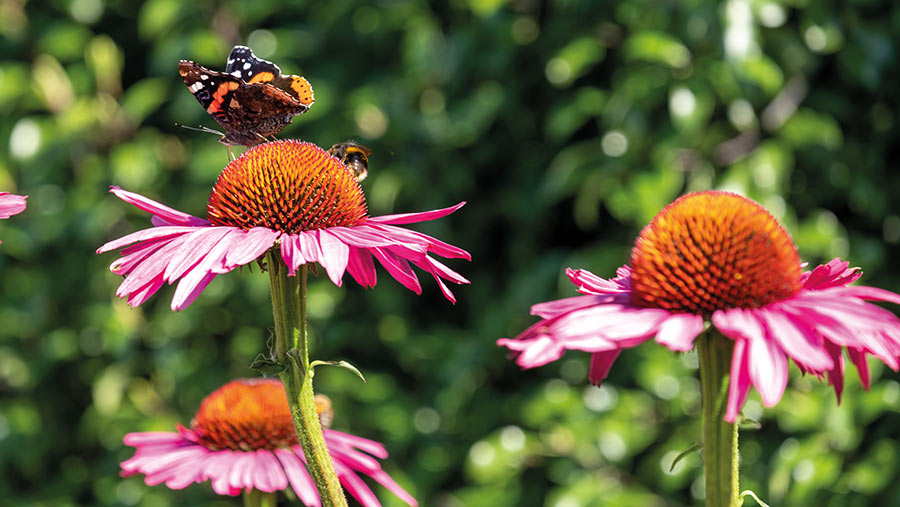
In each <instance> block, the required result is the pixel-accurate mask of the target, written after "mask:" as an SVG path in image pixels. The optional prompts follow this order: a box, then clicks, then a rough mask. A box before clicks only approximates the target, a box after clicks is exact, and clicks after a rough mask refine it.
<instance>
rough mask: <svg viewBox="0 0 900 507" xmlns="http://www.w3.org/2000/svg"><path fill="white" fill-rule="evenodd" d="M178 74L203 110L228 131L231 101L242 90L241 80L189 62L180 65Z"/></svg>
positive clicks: (182, 62) (184, 61) (181, 62)
mask: <svg viewBox="0 0 900 507" xmlns="http://www.w3.org/2000/svg"><path fill="white" fill-rule="evenodd" d="M178 73H179V74H180V75H181V78H182V79H183V80H184V84H185V85H187V87H188V90H190V92H191V93H192V94H194V98H196V99H197V102H199V103H200V105H201V106H203V109H206V112H207V113H209V114H210V115H211V116H212V117H213V118H215V119H216V121H218V122H219V124H220V125H222V126H223V127H225V128H226V129H227V128H228V126H229V125H228V122H229V120H228V118H229V114H228V107H229V105H230V102H231V101H230V100H229V99H230V98H231V97H232V96H233V95H234V92H235V91H236V90H237V89H238V88H240V86H241V80H240V79H238V78H236V77H234V76H231V75H229V74H225V73H222V72H216V71H214V70H209V69H207V68H206V67H204V66H202V65H200V64H198V63H195V62H191V61H187V60H181V61H180V62H179V63H178Z"/></svg>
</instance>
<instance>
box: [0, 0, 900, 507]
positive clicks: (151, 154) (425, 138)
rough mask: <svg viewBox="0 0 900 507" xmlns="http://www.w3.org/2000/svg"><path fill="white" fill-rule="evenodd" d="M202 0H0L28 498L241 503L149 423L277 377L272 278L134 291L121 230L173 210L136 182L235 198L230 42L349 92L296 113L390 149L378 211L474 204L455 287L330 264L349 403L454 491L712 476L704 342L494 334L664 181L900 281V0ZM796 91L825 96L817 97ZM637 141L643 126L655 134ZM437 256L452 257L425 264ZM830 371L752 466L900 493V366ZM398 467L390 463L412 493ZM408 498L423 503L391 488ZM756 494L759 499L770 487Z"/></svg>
mask: <svg viewBox="0 0 900 507" xmlns="http://www.w3.org/2000/svg"><path fill="white" fill-rule="evenodd" d="M289 4H291V2H284V1H274V0H264V1H258V2H252V3H251V2H246V3H245V2H237V1H226V2H208V1H204V2H196V3H190V2H184V3H183V2H180V1H177V0H152V1H149V2H145V3H142V4H139V3H137V2H127V1H121V0H71V1H67V0H56V1H51V2H27V3H25V2H23V1H21V0H0V55H2V56H0V59H2V60H0V189H2V190H7V191H14V192H18V193H26V194H28V195H29V196H30V197H29V199H28V205H29V207H28V210H27V211H26V212H25V213H24V214H22V215H19V216H16V217H13V218H12V219H10V220H7V221H3V222H2V223H0V239H2V241H3V244H2V246H0V294H2V299H0V498H3V502H2V503H5V504H10V505H25V504H28V505H147V506H164V505H170V504H174V505H196V504H213V503H215V504H218V505H226V504H232V505H233V504H236V503H239V502H240V500H229V499H227V498H217V497H215V495H213V494H212V492H211V489H210V487H209V486H208V484H207V485H195V486H191V487H189V488H188V489H186V490H183V491H177V492H172V491H169V490H167V489H166V488H165V487H163V486H156V487H152V488H151V487H147V486H145V485H144V484H143V482H142V481H141V479H140V478H131V479H127V480H123V479H120V478H119V477H118V476H117V473H118V463H119V462H120V461H122V460H124V459H126V458H127V457H129V456H130V455H131V453H132V451H131V449H130V448H125V447H123V445H122V443H121V440H122V436H123V435H124V434H125V433H127V432H130V431H149V430H171V429H173V428H174V425H175V424H176V423H179V422H180V423H184V424H186V423H188V422H189V421H190V418H191V416H192V414H193V411H194V410H195V409H196V407H197V406H198V404H199V402H200V400H201V399H202V398H203V397H204V396H205V395H206V394H208V393H209V392H211V391H212V390H214V389H215V388H217V387H218V386H220V385H221V384H222V383H224V382H226V381H227V380H229V379H233V378H237V377H243V376H251V375H253V374H254V372H252V371H251V370H249V369H248V367H247V366H248V364H249V363H250V361H251V360H252V359H253V357H254V356H255V355H256V354H257V353H258V352H260V351H261V350H262V349H263V346H264V341H265V338H266V336H267V333H268V331H267V326H270V325H271V323H272V315H271V309H270V302H269V297H268V288H267V279H266V277H265V276H263V275H260V274H259V272H258V270H256V269H254V270H252V271H250V270H247V269H244V270H243V271H242V272H237V271H235V272H233V273H231V274H228V275H226V276H221V277H219V278H218V279H216V281H214V282H213V283H212V285H210V287H209V288H208V289H207V290H206V291H205V292H204V293H203V295H202V296H201V297H200V298H199V299H198V300H197V302H196V303H194V304H193V306H191V307H190V308H188V309H187V310H185V311H183V312H180V313H173V312H171V311H170V310H169V301H170V299H171V295H172V289H171V288H168V287H167V288H165V289H163V290H161V291H160V293H159V294H157V295H156V296H155V297H154V298H152V299H151V300H150V301H149V302H148V303H147V304H145V305H143V306H142V307H141V308H139V309H136V310H133V309H130V308H129V307H128V306H126V305H125V304H124V303H123V302H122V301H120V300H118V299H116V298H115V296H114V290H115V287H116V285H117V284H118V283H119V278H118V277H116V276H114V275H112V274H111V273H109V271H108V270H107V267H108V265H109V263H111V262H112V261H113V260H114V259H115V255H114V254H106V255H103V256H98V255H95V254H94V250H95V249H96V248H97V247H98V246H99V245H101V244H102V243H104V242H106V241H108V240H110V239H112V238H115V237H118V236H121V235H124V234H126V233H128V232H132V231H135V230H137V229H139V228H143V227H146V226H147V225H148V223H149V222H148V220H147V216H146V215H143V214H141V213H140V212H138V211H136V210H135V209H134V208H133V207H131V206H129V205H126V204H125V203H123V202H121V201H119V200H118V199H116V198H115V197H113V196H111V195H109V194H107V193H106V191H107V187H108V185H110V184H115V185H121V186H122V187H124V188H126V189H128V190H132V191H135V192H139V193H141V194H144V195H147V196H150V197H153V198H156V199H159V200H161V201H162V202H165V203H167V204H169V205H172V206H173V207H175V208H177V209H180V210H184V211H187V212H189V213H193V214H195V215H202V214H203V213H204V209H205V204H206V199H207V197H208V192H209V189H210V186H211V184H212V182H213V181H214V179H215V177H216V176H217V174H218V172H219V171H220V170H221V169H222V167H223V165H224V163H225V161H226V153H225V148H224V147H222V146H221V145H219V144H218V143H217V142H216V138H215V137H214V136H211V135H208V134H202V133H198V132H193V131H188V130H183V129H179V128H176V127H175V126H174V123H175V122H179V123H184V124H189V125H197V124H203V125H207V126H211V127H217V125H215V122H214V121H213V120H212V119H211V118H209V117H208V116H207V115H206V114H205V113H204V111H203V110H202V108H201V107H200V106H199V105H198V104H197V103H196V101H195V100H194V98H193V97H191V95H190V93H189V92H188V90H187V89H186V88H185V86H184V84H183V83H182V81H181V79H180V78H179V77H178V74H177V71H176V67H177V62H178V60H179V59H182V58H185V59H191V60H195V61H197V62H199V63H201V64H203V65H206V66H209V67H212V68H222V67H224V62H225V58H226V56H227V54H228V52H229V50H230V49H231V47H232V45H234V44H236V43H243V44H249V45H250V46H251V47H253V48H254V49H255V50H256V52H257V54H258V55H259V56H262V57H265V58H268V59H271V60H273V61H275V62H276V63H278V64H279V65H280V66H281V67H282V69H283V70H284V71H286V72H289V73H302V74H303V75H305V76H306V77H307V78H308V79H309V80H310V82H311V83H312V85H313V87H314V88H315V93H316V103H315V105H314V106H313V107H312V109H311V110H310V111H309V113H308V114H306V115H304V116H301V117H298V118H296V119H295V121H294V122H293V124H292V125H290V126H289V127H287V128H286V129H285V130H284V131H283V132H282V136H283V137H298V138H301V139H305V140H309V141H313V142H316V143H317V144H319V145H322V146H325V147H327V146H330V145H331V144H332V143H334V142H338V141H342V140H345V139H348V138H353V139H356V140H358V141H360V142H361V143H363V144H365V145H367V146H369V147H371V148H372V149H373V150H374V155H373V156H372V158H371V171H370V177H369V179H368V180H367V181H365V182H364V184H363V188H364V190H365V191H366V193H367V196H368V201H369V207H370V211H371V213H372V214H374V215H378V214H385V213H394V212H409V211H420V210H427V209H434V208H439V207H445V206H449V205H452V204H455V203H457V202H459V201H462V200H465V201H468V203H469V204H468V205H467V206H465V207H464V208H463V209H461V210H460V211H459V212H457V213H455V214H454V215H451V216H450V217H448V218H444V219H441V220H439V221H436V222H432V223H427V224H422V225H420V226H412V227H413V228H416V229H417V230H420V231H423V232H426V233H428V234H432V235H435V236H437V237H439V238H441V239H443V240H445V241H448V242H450V243H452V244H455V245H459V246H461V247H463V248H466V249H467V250H469V251H470V252H471V253H472V256H473V261H472V262H471V263H468V262H465V261H452V262H450V265H451V267H452V268H454V269H456V270H458V271H459V272H461V273H462V274H464V275H465V276H467V277H468V278H469V279H470V280H471V281H472V285H470V286H463V287H459V288H456V290H455V292H456V294H457V296H458V298H459V302H458V303H457V304H456V305H455V306H453V305H451V304H450V303H449V302H447V301H446V300H444V299H443V298H442V297H441V295H440V292H439V291H438V290H437V288H436V287H435V286H434V284H433V283H432V282H431V281H430V279H428V280H426V278H424V277H423V285H424V286H425V290H424V293H423V295H421V296H416V295H415V294H413V293H411V292H409V291H408V290H406V289H404V288H402V287H401V286H400V285H399V284H398V283H396V282H395V281H393V280H392V279H390V278H389V277H388V276H387V274H386V273H385V272H384V271H380V272H379V282H380V283H379V284H378V286H377V287H376V288H375V289H374V290H368V291H366V290H363V289H361V288H360V287H359V286H357V285H356V284H355V283H354V282H353V281H352V280H351V279H350V277H349V276H348V277H346V282H347V283H346V284H345V287H343V288H336V287H334V286H333V285H332V284H331V283H330V282H329V281H328V280H327V278H324V277H320V278H319V279H317V280H314V281H313V282H312V285H311V294H310V309H311V314H312V322H311V326H312V332H313V334H314V339H315V347H314V355H315V357H317V358H319V359H345V360H348V361H350V362H352V363H354V364H355V365H357V366H358V367H359V368H360V369H361V370H362V371H363V372H364V373H365V375H366V377H367V378H368V380H369V382H368V384H365V385H364V384H362V383H360V382H359V381H358V380H357V379H356V378H355V377H354V376H353V375H352V374H350V373H347V372H345V371H343V370H337V369H332V370H330V371H328V370H327V369H325V370H322V371H321V372H320V375H319V376H317V379H316V380H317V383H316V385H317V388H318V389H319V390H320V391H322V392H324V393H327V394H329V395H330V396H331V397H332V398H333V400H334V403H335V406H336V408H337V417H336V422H335V427H336V428H337V429H340V430H345V431H349V432H352V433H354V434H357V435H362V436H365V437H369V438H373V439H376V440H379V441H382V442H384V443H385V444H386V446H387V448H388V449H389V451H390V453H391V457H390V458H389V459H388V460H387V461H386V463H385V466H386V468H387V469H388V471H389V472H390V473H391V474H393V476H394V477H396V478H397V480H398V481H399V482H400V483H401V484H402V485H403V486H404V487H406V488H407V489H408V490H409V491H410V492H412V493H413V494H414V495H415V496H416V497H417V498H418V499H419V500H420V502H421V504H422V505H424V506H445V507H457V506H475V507H478V506H485V507H488V506H497V507H504V506H548V507H575V506H582V505H617V506H620V505H621V506H631V505H634V506H656V505H659V506H663V505H673V506H674V505H694V504H699V503H702V500H701V499H700V498H698V495H702V487H701V481H700V473H701V466H700V463H699V459H698V457H697V456H696V455H691V456H689V457H688V458H686V459H684V460H683V461H681V462H680V463H679V464H678V466H676V467H675V471H674V472H672V473H669V471H668V470H669V466H670V465H671V463H672V461H673V459H674V457H675V456H676V455H677V454H678V453H680V452H681V451H682V450H684V449H686V448H688V447H689V446H690V445H691V444H692V443H693V442H694V441H696V440H697V438H698V426H697V421H696V416H697V412H698V392H697V391H698V384H697V380H696V376H697V372H696V367H695V363H696V356H695V355H694V354H686V355H683V356H680V357H676V356H675V355H673V354H672V353H670V352H669V351H668V350H667V349H664V348H662V347H659V346H656V345H653V344H652V343H650V344H647V345H645V346H642V347H639V348H637V349H634V350H629V351H627V352H625V353H623V354H622V356H621V358H620V359H619V361H618V362H617V363H616V364H615V366H614V368H613V370H612V372H611V375H610V380H609V382H608V383H607V384H606V385H605V387H604V388H603V389H601V390H597V389H596V388H593V387H591V386H589V385H588V384H587V381H586V371H587V359H588V356H587V354H583V353H570V354H568V355H566V356H565V357H564V358H563V359H562V360H561V361H558V362H555V363H552V364H550V365H547V366H545V367H543V368H540V369H536V370H531V371H520V370H519V369H518V368H517V367H516V366H515V365H514V364H513V363H512V362H511V361H510V360H509V359H508V358H507V357H506V352H505V351H504V350H501V349H499V348H497V347H496V346H495V345H494V341H495V340H496V339H497V338H499V337H503V336H514V335H515V334H516V333H517V332H519V331H521V330H522V329H524V328H525V327H526V326H527V325H529V324H530V323H532V322H533V321H534V319H533V318H532V317H530V316H529V315H528V309H529V306H530V305H531V304H533V303H536V302H539V301H545V300H548V299H554V298H558V297H563V296H570V295H574V291H573V287H572V286H571V284H569V283H568V282H567V281H566V280H565V278H564V276H563V269H564V268H565V267H567V266H572V267H584V268H588V269H591V270H592V271H594V272H595V273H597V274H599V275H601V276H611V275H612V274H613V272H614V270H615V268H616V267H617V266H619V265H621V264H622V263H623V262H625V261H626V260H627V258H628V251H629V248H630V245H631V242H632V241H633V239H634V237H635V235H636V234H637V232H638V231H639V230H640V228H641V227H642V226H643V225H644V224H645V223H646V222H647V221H648V220H649V219H650V218H651V217H652V216H653V215H654V214H655V213H656V212H657V211H658V210H659V209H660V208H661V207H662V206H664V205H665V204H667V203H668V202H670V201H671V200H673V199H674V198H675V197H677V196H678V195H679V194H681V193H683V192H686V191H690V190H698V189H706V188H726V189H732V190H738V191H741V192H743V193H745V194H746V195H748V196H750V197H752V198H754V199H756V200H757V201H759V202H760V203H762V204H763V205H765V206H766V207H768V208H769V209H770V210H771V211H772V212H773V213H774V214H775V215H776V216H778V217H779V219H780V220H782V222H783V224H784V225H785V226H786V227H787V228H788V230H789V231H790V232H791V234H792V235H793V237H794V238H795V240H796V241H797V243H798V245H799V249H800V252H801V255H802V257H803V258H804V260H806V261H809V262H811V263H815V262H820V261H822V260H828V259H830V258H832V257H834V256H841V257H842V258H845V259H848V260H849V261H850V262H852V263H853V264H854V265H858V266H862V267H864V268H865V277H864V279H863V282H865V283H866V284H870V285H874V286H878V287H883V288H887V289H893V290H897V289H898V288H900V267H898V266H897V264H896V258H897V254H898V247H897V243H898V239H900V218H898V214H900V204H898V199H900V173H898V171H897V170H896V167H895V166H896V162H895V160H896V156H897V154H898V150H897V148H896V146H897V145H898V144H897V143H898V142H900V139H898V135H897V132H898V129H897V117H896V115H897V111H898V98H900V95H898V92H897V90H898V87H900V81H898V67H897V58H898V54H897V48H898V34H900V7H897V5H896V4H895V3H892V2H886V1H885V2H878V1H874V0H853V1H842V2H838V1H834V0H831V1H821V2H813V1H810V0H793V1H787V2H780V1H777V0H774V1H768V0H752V1H743V0H731V1H729V2H727V3H723V4H720V3H718V2H712V1H702V0H693V1H683V2H656V1H640V0H629V1H622V2H594V1H589V0H559V1H554V2H546V3H545V2H538V1H536V0H515V1H510V2H505V1H503V0H468V1H466V0H455V1H450V2H439V3H438V2H435V3H432V4H428V3H425V2H419V1H390V0H385V1H382V2H377V3H356V2H346V1H332V2H301V5H299V6H296V7H294V6H291V5H289ZM795 106H796V107H795ZM626 144H627V146H626ZM426 276H427V275H426ZM871 364H872V366H873V386H872V390H871V392H870V393H868V394H864V393H863V392H862V389H861V387H860V384H859V381H858V378H857V377H856V372H855V370H854V369H853V368H852V367H850V368H848V382H847V384H848V385H847V390H846V393H845V396H844V400H843V404H842V405H841V406H840V407H837V406H836V404H835V397H834V394H833V393H832V392H830V390H829V389H828V388H827V387H826V386H824V385H822V384H821V383H820V382H818V381H817V380H816V379H815V378H809V377H801V376H800V375H799V373H798V372H797V371H796V369H795V368H794V367H792V377H791V382H790V385H789V389H788V391H787V392H786V393H785V396H784V398H783V399H782V401H781V403H780V404H779V405H778V406H777V407H776V408H774V409H766V410H761V408H760V403H759V398H758V396H757V395H756V394H755V393H754V394H752V395H751V397H750V399H749V401H748V403H747V406H746V413H748V414H749V415H750V416H752V417H755V418H757V419H759V421H760V422H761V425H762V427H761V429H759V430H757V431H746V432H744V433H743V436H742V465H743V468H742V476H743V481H742V488H749V489H752V490H754V491H755V492H757V493H758V494H759V495H760V496H761V497H762V498H763V499H765V500H766V501H767V502H769V503H770V504H771V505H773V506H777V505H791V506H797V505H831V506H863V505H893V504H900V481H898V480H897V477H898V463H900V460H898V457H897V456H898V452H900V449H898V444H897V441H896V438H897V436H898V435H900V415H898V409H900V384H898V382H897V379H898V376H897V374H895V373H893V372H891V371H890V370H887V369H886V368H883V367H882V365H881V364H880V363H875V362H874V361H873V362H872V363H871ZM379 493H380V494H381V493H384V491H379ZM381 496H382V498H383V499H384V501H385V503H386V505H389V506H397V505H399V502H398V501H397V500H396V499H395V498H394V497H392V496H390V495H389V494H383V495H381ZM751 504H752V501H748V502H747V505H751Z"/></svg>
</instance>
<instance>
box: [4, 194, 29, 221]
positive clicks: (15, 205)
mask: <svg viewBox="0 0 900 507" xmlns="http://www.w3.org/2000/svg"><path fill="white" fill-rule="evenodd" d="M27 197H28V196H27V195H16V194H10V193H9V192H0V219H5V218H9V217H11V216H13V215H18V214H19V213H21V212H23V211H25V198H27Z"/></svg>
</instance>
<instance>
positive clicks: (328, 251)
mask: <svg viewBox="0 0 900 507" xmlns="http://www.w3.org/2000/svg"><path fill="white" fill-rule="evenodd" d="M319 248H320V250H321V252H322V257H321V258H320V259H319V263H320V264H321V265H322V266H323V267H324V268H325V272H326V273H328V278H330V279H331V282H332V283H333V284H335V285H337V286H338V287H340V286H341V279H342V278H343V277H344V271H345V270H346V269H347V264H348V262H349V259H350V247H349V246H347V244H346V243H344V242H343V241H341V240H340V239H339V238H338V237H337V236H335V235H334V234H332V233H330V232H329V231H328V229H322V230H321V231H319Z"/></svg>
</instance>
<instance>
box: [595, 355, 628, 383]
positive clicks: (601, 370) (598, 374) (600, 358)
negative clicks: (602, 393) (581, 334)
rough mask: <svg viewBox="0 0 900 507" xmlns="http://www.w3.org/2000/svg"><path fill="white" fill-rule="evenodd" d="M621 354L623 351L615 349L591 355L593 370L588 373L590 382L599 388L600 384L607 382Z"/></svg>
mask: <svg viewBox="0 0 900 507" xmlns="http://www.w3.org/2000/svg"><path fill="white" fill-rule="evenodd" d="M621 352H622V349H613V350H605V351H602V352H594V353H593V354H591V370H590V373H588V380H590V382H591V384H594V385H595V386H598V387H599V386H600V383H601V382H603V381H604V380H606V376H607V375H609V370H610V368H612V365H613V363H614V362H615V361H616V358H618V357H619V354H620V353H621Z"/></svg>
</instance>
